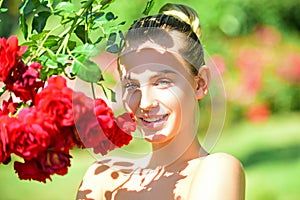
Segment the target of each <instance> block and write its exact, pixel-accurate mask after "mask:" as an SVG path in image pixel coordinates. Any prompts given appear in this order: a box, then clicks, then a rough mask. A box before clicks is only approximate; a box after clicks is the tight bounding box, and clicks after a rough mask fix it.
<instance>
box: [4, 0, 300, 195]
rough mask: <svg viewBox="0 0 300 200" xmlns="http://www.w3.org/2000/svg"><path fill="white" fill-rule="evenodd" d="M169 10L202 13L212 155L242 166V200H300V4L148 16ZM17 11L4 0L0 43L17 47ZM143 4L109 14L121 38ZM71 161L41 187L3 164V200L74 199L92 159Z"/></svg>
mask: <svg viewBox="0 0 300 200" xmlns="http://www.w3.org/2000/svg"><path fill="white" fill-rule="evenodd" d="M166 2H173V3H184V4H186V5H189V6H192V7H193V8H194V9H195V10H196V11H197V12H198V13H199V16H200V20H201V24H202V32H203V35H202V43H203V44H204V47H205V50H206V52H207V53H208V54H209V57H210V58H211V59H212V60H213V62H214V63H215V64H216V66H217V67H218V68H219V71H220V73H221V74H222V77H223V81H224V86H225V90H226V94H227V95H226V98H227V99H226V100H227V112H226V121H225V124H224V129H223V132H222V135H221V137H220V139H219V141H218V143H217V144H216V146H215V148H214V149H213V150H212V152H219V151H222V152H227V153H230V154H233V155H234V156H236V157H237V158H238V159H239V160H240V161H241V162H242V164H243V165H244V168H245V172H246V199H248V200H297V199H300V193H299V188H300V134H299V133H300V123H299V121H300V87H299V86H300V2H299V1H297V0H288V1H285V2H283V1H280V0H273V1H267V0H251V1H250V0H226V1H225V0H185V1H175V0H173V1H172V0H169V1H165V0H160V1H155V4H154V6H153V8H152V10H151V11H150V14H152V13H156V12H157V11H158V9H159V7H161V6H162V5H163V4H164V3H166ZM20 3H21V1H19V0H6V1H5V0H4V4H3V5H4V6H5V7H8V8H9V11H8V12H7V13H1V14H0V20H1V21H0V36H1V37H3V36H6V37H8V36H9V35H13V34H16V35H18V37H19V40H20V43H22V33H21V31H20V29H19V28H18V16H17V9H18V6H19V5H20ZM146 4H147V0H135V1H126V0H115V1H114V2H113V3H112V4H111V5H110V7H109V8H108V9H109V10H111V11H113V12H114V13H115V15H117V16H118V19H120V20H122V21H126V24H125V26H124V27H123V29H124V30H126V28H127V27H128V26H129V25H130V24H131V23H132V21H133V20H134V19H136V18H139V17H141V16H143V14H142V12H143V9H144V8H145V5H146ZM53 23H55V22H53ZM205 103H207V102H204V104H203V105H204V113H205V112H206V110H205ZM207 113H209V111H207ZM208 120H209V117H205V116H204V117H203V120H202V121H201V126H200V130H199V138H200V140H201V138H202V136H201V130H205V128H207V127H206V125H207V123H206V122H208ZM127 148H132V149H139V148H141V147H140V146H132V147H127ZM72 155H73V159H72V166H71V167H70V169H69V173H68V174H67V175H65V176H58V175H56V176H54V177H53V181H52V182H50V181H48V182H47V183H46V184H43V183H39V182H35V181H20V180H19V179H18V177H17V175H16V174H15V173H14V170H13V166H12V163H10V164H9V165H8V166H6V165H3V164H1V165H0V199H3V200H19V199H33V200H34V199H45V200H48V199H49V200H52V199H58V200H60V199H62V200H66V199H75V196H76V190H77V188H78V186H79V184H80V181H81V179H82V177H83V175H84V173H85V170H86V169H87V167H88V166H89V165H90V164H91V163H93V162H94V158H93V157H92V156H91V155H90V154H89V152H88V151H86V150H81V149H75V150H73V152H72Z"/></svg>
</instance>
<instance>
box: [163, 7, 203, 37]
mask: <svg viewBox="0 0 300 200" xmlns="http://www.w3.org/2000/svg"><path fill="white" fill-rule="evenodd" d="M159 13H162V14H165V15H169V16H173V17H175V18H177V19H179V20H181V21H183V22H185V23H187V24H189V25H190V26H191V28H192V30H193V31H194V32H195V33H196V35H197V36H198V38H200V37H201V25H200V20H199V17H198V14H197V12H196V11H195V10H194V9H192V8H191V7H188V6H185V5H182V4H172V3H167V4H165V5H164V6H163V7H161V8H160V10H159Z"/></svg>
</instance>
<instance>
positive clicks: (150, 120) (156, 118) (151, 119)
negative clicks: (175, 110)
mask: <svg viewBox="0 0 300 200" xmlns="http://www.w3.org/2000/svg"><path fill="white" fill-rule="evenodd" d="M165 116H166V115H164V116H161V117H152V118H143V120H144V121H146V122H149V123H151V122H156V121H159V120H161V119H162V118H164V117H165Z"/></svg>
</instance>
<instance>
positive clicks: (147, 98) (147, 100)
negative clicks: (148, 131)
mask: <svg viewBox="0 0 300 200" xmlns="http://www.w3.org/2000/svg"><path fill="white" fill-rule="evenodd" d="M140 90H141V99H140V109H142V110H144V111H149V110H151V109H152V108H154V107H156V106H158V102H157V100H156V98H155V94H154V93H153V92H152V91H151V90H149V89H147V88H146V87H144V88H141V89H140Z"/></svg>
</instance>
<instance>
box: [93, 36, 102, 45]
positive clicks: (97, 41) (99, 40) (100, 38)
mask: <svg viewBox="0 0 300 200" xmlns="http://www.w3.org/2000/svg"><path fill="white" fill-rule="evenodd" d="M103 38H104V37H103V36H100V37H99V38H98V39H97V40H96V42H95V43H94V44H98V43H99V42H101V41H102V40H103Z"/></svg>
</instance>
